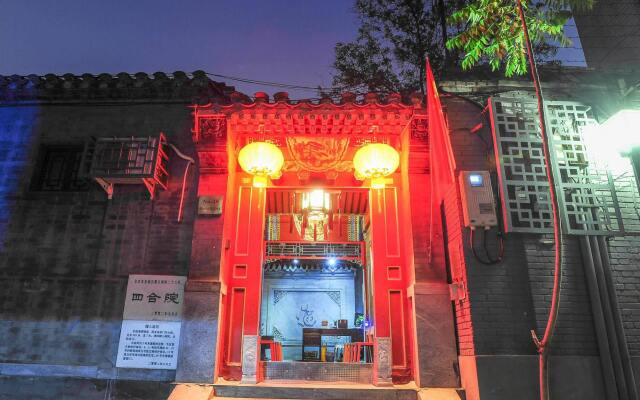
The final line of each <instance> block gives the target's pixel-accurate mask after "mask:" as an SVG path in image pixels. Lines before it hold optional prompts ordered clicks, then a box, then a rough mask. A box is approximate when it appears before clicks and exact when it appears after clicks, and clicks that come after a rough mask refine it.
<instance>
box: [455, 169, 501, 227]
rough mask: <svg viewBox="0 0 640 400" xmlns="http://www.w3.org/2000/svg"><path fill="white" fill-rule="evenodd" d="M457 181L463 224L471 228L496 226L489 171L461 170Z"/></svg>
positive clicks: (496, 219)
mask: <svg viewBox="0 0 640 400" xmlns="http://www.w3.org/2000/svg"><path fill="white" fill-rule="evenodd" d="M459 183H460V193H461V194H462V210H463V214H464V225H465V226H470V227H472V228H489V227H492V226H496V225H497V224H498V218H497V214H496V204H495V200H494V196H493V189H492V188H491V175H490V174H489V171H461V172H460V177H459Z"/></svg>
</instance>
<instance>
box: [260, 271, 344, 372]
mask: <svg viewBox="0 0 640 400" xmlns="http://www.w3.org/2000/svg"><path fill="white" fill-rule="evenodd" d="M276 292H278V293H276ZM355 294H356V293H355V282H354V274H340V275H332V274H329V273H313V272H308V273H305V274H304V276H296V277H291V276H283V277H274V276H268V275H265V277H264V280H263V284H262V304H261V309H260V317H261V323H260V332H261V334H264V335H268V336H274V339H275V340H278V341H280V342H282V344H283V358H284V359H286V360H302V329H303V328H321V327H322V321H323V320H326V321H327V322H328V324H329V326H330V327H331V326H333V325H334V321H337V320H338V319H346V320H347V323H348V327H349V328H353V327H354V319H355V318H354V317H355V304H356V301H355ZM306 315H309V316H310V317H311V318H310V319H309V320H307V321H305V319H304V317H305V316H306Z"/></svg>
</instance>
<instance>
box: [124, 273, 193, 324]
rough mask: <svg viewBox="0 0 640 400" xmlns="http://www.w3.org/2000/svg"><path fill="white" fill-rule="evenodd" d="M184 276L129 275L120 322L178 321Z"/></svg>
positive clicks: (180, 314)
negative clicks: (121, 320)
mask: <svg viewBox="0 0 640 400" xmlns="http://www.w3.org/2000/svg"><path fill="white" fill-rule="evenodd" d="M186 281H187V278H186V277H185V276H172V275H129V284H128V285H127V298H126V299H125V302H124V315H123V319H135V320H144V321H180V320H181V319H182V303H183V297H184V284H185V282H186Z"/></svg>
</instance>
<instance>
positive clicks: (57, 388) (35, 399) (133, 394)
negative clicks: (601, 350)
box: [0, 376, 460, 400]
mask: <svg viewBox="0 0 640 400" xmlns="http://www.w3.org/2000/svg"><path fill="white" fill-rule="evenodd" d="M418 396H419V399H420V400H460V397H459V396H458V395H457V394H456V391H455V390H454V389H423V390H420V391H419V392H418ZM215 399H217V400H224V399H228V398H224V397H216V396H215V394H214V393H213V388H212V387H211V386H202V385H188V384H182V385H175V384H171V383H163V382H142V381H121V380H118V381H113V380H111V381H106V380H99V379H77V378H64V377H58V378H56V377H46V378H45V377H9V376H0V400H215ZM229 400H230V399H229ZM235 400H249V399H237V398H236V399H235ZM253 400H256V399H253ZM263 400H267V399H263ZM290 400H295V399H290Z"/></svg>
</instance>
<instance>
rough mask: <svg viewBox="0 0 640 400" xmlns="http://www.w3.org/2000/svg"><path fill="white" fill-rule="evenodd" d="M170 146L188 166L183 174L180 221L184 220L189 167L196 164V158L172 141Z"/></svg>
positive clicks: (179, 210)
mask: <svg viewBox="0 0 640 400" xmlns="http://www.w3.org/2000/svg"><path fill="white" fill-rule="evenodd" d="M169 146H170V147H171V148H172V149H173V151H175V152H176V154H177V155H178V157H180V158H182V159H183V160H185V161H187V166H186V167H184V174H183V176H182V190H181V191H180V206H179V207H178V222H180V221H181V220H182V208H183V207H184V189H185V187H186V185H187V174H188V173H189V167H190V166H191V165H192V164H193V165H195V163H196V160H194V159H193V158H191V157H189V156H187V155H185V154H184V153H183V152H181V151H180V150H178V148H177V147H176V146H175V145H173V144H172V143H169Z"/></svg>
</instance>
